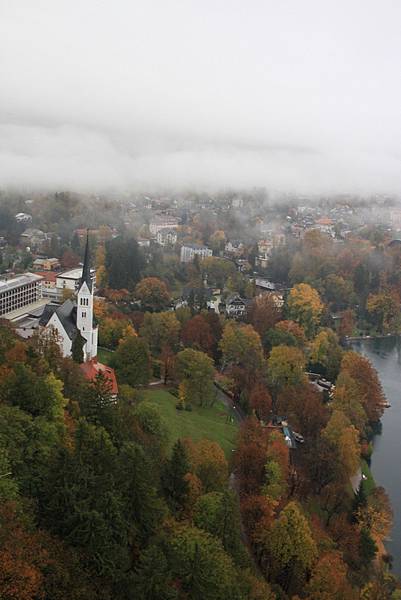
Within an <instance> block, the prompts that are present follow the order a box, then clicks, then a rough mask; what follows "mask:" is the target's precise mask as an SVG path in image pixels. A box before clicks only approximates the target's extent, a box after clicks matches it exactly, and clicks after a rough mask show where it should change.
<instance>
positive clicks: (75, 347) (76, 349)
mask: <svg viewBox="0 0 401 600" xmlns="http://www.w3.org/2000/svg"><path fill="white" fill-rule="evenodd" d="M85 343H86V340H85V338H83V337H82V335H81V333H80V332H79V331H78V332H77V335H76V336H75V337H74V339H73V341H72V346H71V357H72V360H73V361H75V362H76V363H78V364H81V363H83V362H84V350H83V348H84V345H85Z"/></svg>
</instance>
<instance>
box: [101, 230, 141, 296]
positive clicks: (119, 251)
mask: <svg viewBox="0 0 401 600" xmlns="http://www.w3.org/2000/svg"><path fill="white" fill-rule="evenodd" d="M105 248H106V257H105V267H106V271H107V277H108V281H109V285H110V287H111V288H113V289H116V290H121V289H127V290H133V289H134V287H135V284H136V283H138V281H139V279H140V273H141V270H142V269H143V267H144V259H143V256H142V253H141V250H140V248H139V246H138V243H137V241H136V240H135V239H134V238H128V237H127V238H125V237H122V236H119V237H116V238H113V239H111V240H108V241H107V242H106V246H105Z"/></svg>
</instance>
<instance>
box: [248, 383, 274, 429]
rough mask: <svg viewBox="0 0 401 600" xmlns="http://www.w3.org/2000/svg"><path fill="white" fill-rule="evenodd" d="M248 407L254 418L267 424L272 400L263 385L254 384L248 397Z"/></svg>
mask: <svg viewBox="0 0 401 600" xmlns="http://www.w3.org/2000/svg"><path fill="white" fill-rule="evenodd" d="M249 405H250V407H251V408H252V409H253V410H254V411H255V413H256V416H257V417H258V418H259V419H261V420H262V421H265V422H267V421H268V420H269V417H270V413H271V409H272V399H271V396H270V393H269V390H268V389H267V388H266V386H265V385H263V383H256V384H255V385H254V386H253V388H252V391H251V393H250V396H249Z"/></svg>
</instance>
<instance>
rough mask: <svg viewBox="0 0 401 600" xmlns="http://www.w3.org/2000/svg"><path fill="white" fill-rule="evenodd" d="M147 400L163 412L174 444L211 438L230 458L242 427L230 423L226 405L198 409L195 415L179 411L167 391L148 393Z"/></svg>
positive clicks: (173, 398) (217, 404)
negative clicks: (181, 440) (180, 439)
mask: <svg viewBox="0 0 401 600" xmlns="http://www.w3.org/2000/svg"><path fill="white" fill-rule="evenodd" d="M143 401H144V402H149V403H150V404H152V405H153V406H156V407H157V409H158V410H159V412H160V414H161V415H162V417H163V418H164V420H165V422H166V424H167V427H168V430H169V433H170V444H171V445H173V444H174V442H175V441H176V440H177V439H178V438H191V439H193V440H199V439H201V438H207V439H209V440H212V441H214V442H218V443H219V444H220V446H221V447H222V448H223V450H224V452H225V454H226V457H227V458H228V459H229V458H230V456H231V452H232V450H233V449H234V446H235V438H236V434H237V431H238V425H237V423H231V422H230V417H229V414H228V411H227V408H226V407H225V405H224V404H223V403H222V402H220V401H216V402H215V404H214V405H213V406H212V407H210V408H201V407H199V406H194V407H193V410H192V411H191V412H188V411H184V410H177V409H176V408H175V405H176V404H177V398H175V397H174V396H173V395H172V394H170V393H169V392H167V391H166V390H163V389H155V390H146V392H145V399H144V400H143Z"/></svg>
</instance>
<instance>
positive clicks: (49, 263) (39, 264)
mask: <svg viewBox="0 0 401 600" xmlns="http://www.w3.org/2000/svg"><path fill="white" fill-rule="evenodd" d="M33 268H34V269H35V271H42V270H43V271H57V269H59V268H60V261H59V260H58V258H35V260H34V261H33Z"/></svg>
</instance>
